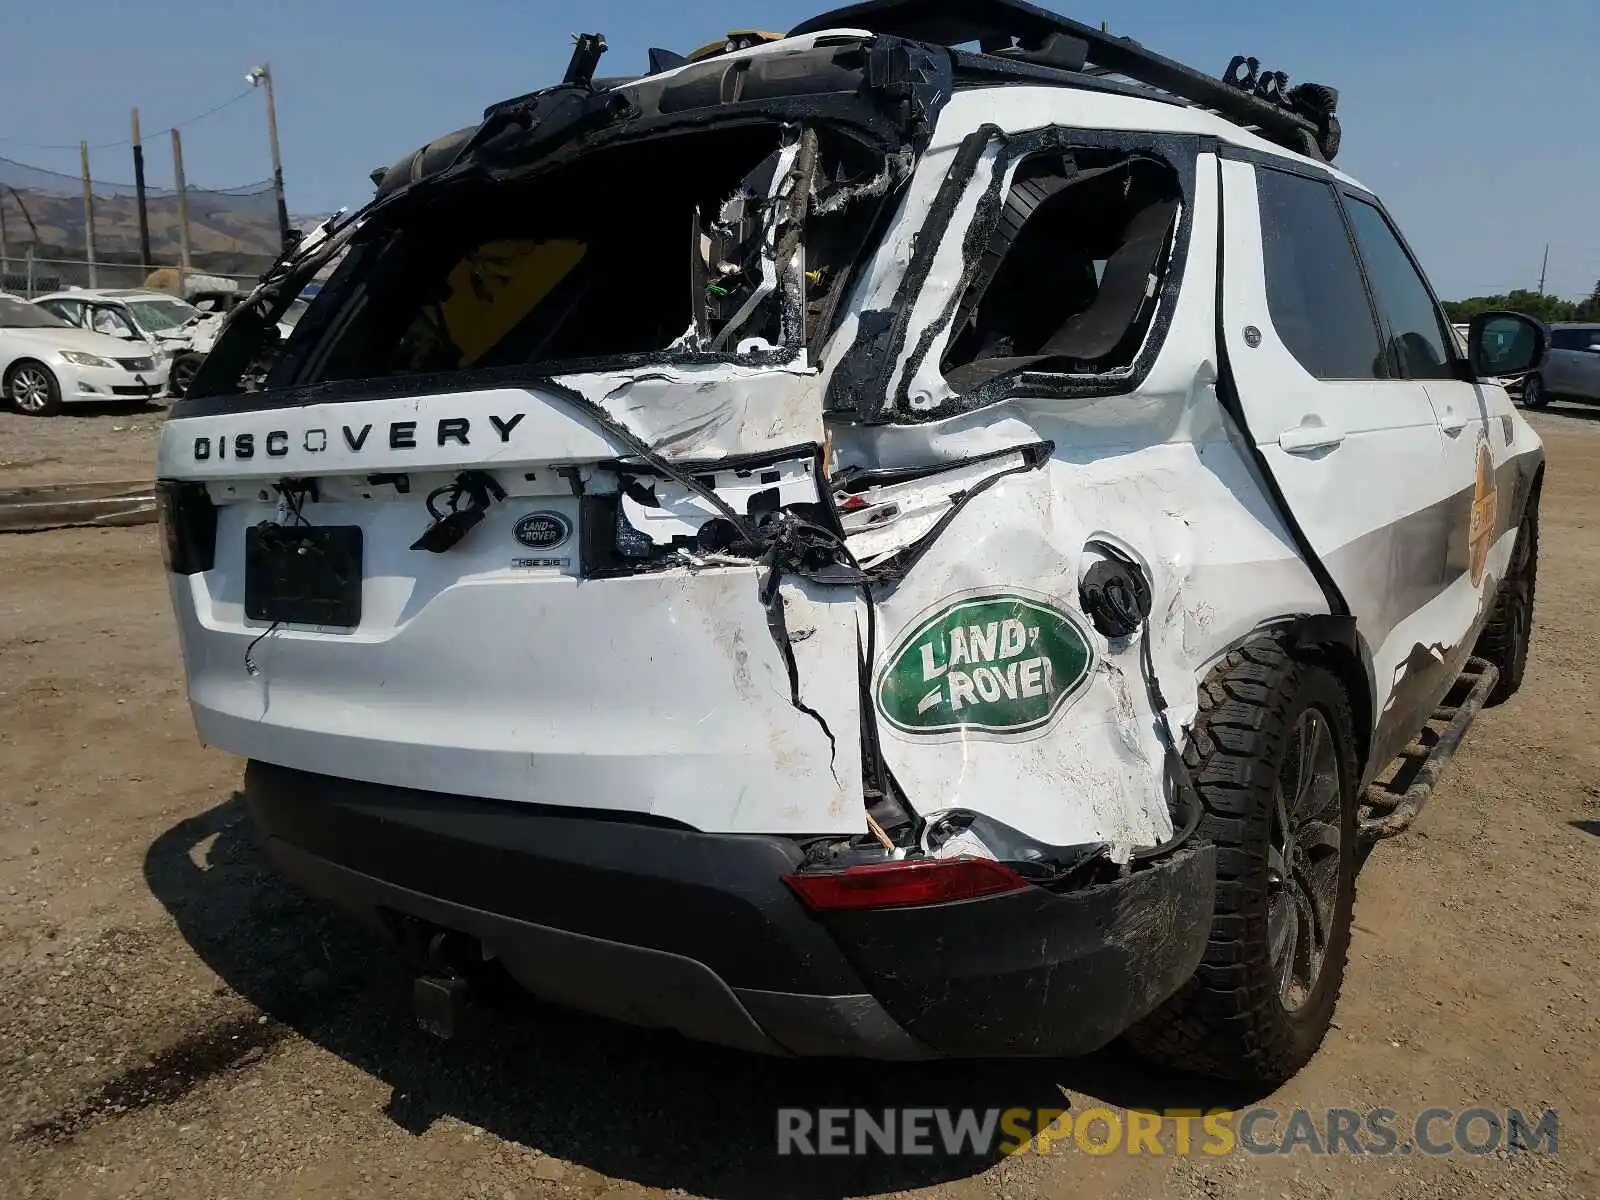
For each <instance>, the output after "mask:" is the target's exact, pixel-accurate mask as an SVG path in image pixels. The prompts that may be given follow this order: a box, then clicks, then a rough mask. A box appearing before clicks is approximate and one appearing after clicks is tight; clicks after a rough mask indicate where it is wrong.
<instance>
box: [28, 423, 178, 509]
mask: <svg viewBox="0 0 1600 1200" xmlns="http://www.w3.org/2000/svg"><path fill="white" fill-rule="evenodd" d="M168 403H169V401H166V400H157V401H155V402H153V403H150V404H142V403H141V404H135V405H127V404H69V405H67V406H66V407H65V408H63V409H62V411H61V415H60V416H57V417H25V416H23V415H22V414H20V413H17V412H13V411H11V410H10V409H9V408H7V407H6V406H5V405H0V492H3V491H6V490H7V489H8V488H16V487H24V486H31V485H34V484H41V483H149V482H150V481H151V480H152V479H154V478H155V475H156V440H157V439H158V438H160V436H161V426H162V423H163V422H164V421H165V420H166V415H167V407H166V406H167V404H168Z"/></svg>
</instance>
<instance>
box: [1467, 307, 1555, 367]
mask: <svg viewBox="0 0 1600 1200" xmlns="http://www.w3.org/2000/svg"><path fill="white" fill-rule="evenodd" d="M1549 342H1550V335H1549V333H1548V332H1547V331H1546V330H1545V327H1544V326H1543V325H1542V324H1540V323H1539V322H1538V321H1535V320H1534V319H1533V318H1532V317H1526V316H1523V315H1522V314H1521V313H1514V312H1486V313H1479V314H1478V315H1477V316H1475V317H1473V318H1472V325H1471V327H1470V329H1469V331H1468V333H1467V361H1468V363H1469V364H1470V365H1471V367H1472V373H1473V375H1475V376H1476V377H1477V378H1479V379H1497V378H1504V377H1506V376H1508V375H1522V374H1525V373H1526V372H1528V371H1531V370H1533V369H1534V368H1535V367H1537V366H1538V365H1539V364H1540V363H1541V362H1543V361H1544V352H1545V349H1546V347H1547V346H1548V345H1549Z"/></svg>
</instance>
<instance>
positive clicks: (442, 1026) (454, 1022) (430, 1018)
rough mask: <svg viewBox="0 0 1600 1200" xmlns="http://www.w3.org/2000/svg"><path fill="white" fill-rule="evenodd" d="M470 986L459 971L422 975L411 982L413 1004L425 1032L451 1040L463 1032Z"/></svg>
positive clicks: (446, 1040)
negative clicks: (446, 973)
mask: <svg viewBox="0 0 1600 1200" xmlns="http://www.w3.org/2000/svg"><path fill="white" fill-rule="evenodd" d="M469 991H470V989H469V988H468V986H467V981H466V980H465V979H463V978H461V977H460V976H459V975H419V976H417V978H416V980H415V982H413V983H412V985H411V1007H412V1010H413V1012H415V1014H416V1018H417V1025H418V1026H419V1027H421V1029H422V1031H423V1032H424V1033H427V1034H430V1035H432V1036H433V1037H436V1038H438V1039H439V1040H440V1041H441V1042H448V1041H450V1040H452V1039H453V1038H455V1037H456V1035H457V1034H459V1033H460V1032H461V1027H462V1023H463V1018H465V1016H466V1011H467V997H468V994H469Z"/></svg>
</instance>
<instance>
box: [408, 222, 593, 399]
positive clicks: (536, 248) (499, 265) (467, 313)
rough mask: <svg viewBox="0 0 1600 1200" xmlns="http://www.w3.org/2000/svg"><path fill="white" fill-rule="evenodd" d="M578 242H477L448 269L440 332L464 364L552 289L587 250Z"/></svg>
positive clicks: (491, 346)
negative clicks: (471, 249) (475, 245)
mask: <svg viewBox="0 0 1600 1200" xmlns="http://www.w3.org/2000/svg"><path fill="white" fill-rule="evenodd" d="M587 251H588V247H587V246H585V245H584V244H583V243H582V242H575V241H570V240H565V241H536V240H533V239H527V238H522V239H514V240H507V241H499V242H488V243H486V244H485V245H482V246H479V247H478V248H477V249H476V250H474V251H473V252H472V253H471V254H469V255H468V256H467V257H466V258H464V259H462V260H461V262H459V263H457V264H456V266H455V269H454V270H452V271H451V272H450V276H449V283H450V297H449V299H447V300H446V301H444V303H443V304H442V305H440V313H439V315H440V318H441V322H442V324H443V326H444V334H445V336H446V337H447V338H448V339H449V341H450V342H451V343H452V344H453V345H454V346H455V348H456V349H457V350H458V351H460V355H461V357H460V360H459V361H460V366H462V367H470V366H472V365H474V364H475V363H476V362H477V361H478V359H480V358H482V357H483V356H484V355H485V354H487V353H488V352H489V351H490V350H492V349H494V347H495V346H497V345H499V343H500V340H501V339H502V338H504V337H505V336H506V334H508V333H510V332H511V331H512V330H513V329H515V328H516V327H517V325H518V324H519V323H520V322H521V321H522V320H523V319H524V318H525V317H526V316H527V315H528V314H529V313H531V312H532V311H533V310H534V309H535V308H537V307H538V306H539V305H540V304H541V303H543V301H544V300H545V299H546V298H547V297H548V296H549V295H550V293H551V292H553V291H554V290H555V289H556V287H557V285H558V284H560V283H561V281H562V280H563V279H565V278H566V277H567V276H568V275H569V274H570V273H571V272H572V270H573V268H574V267H576V266H577V265H578V264H579V263H580V262H582V261H583V256H584V255H585V253H587Z"/></svg>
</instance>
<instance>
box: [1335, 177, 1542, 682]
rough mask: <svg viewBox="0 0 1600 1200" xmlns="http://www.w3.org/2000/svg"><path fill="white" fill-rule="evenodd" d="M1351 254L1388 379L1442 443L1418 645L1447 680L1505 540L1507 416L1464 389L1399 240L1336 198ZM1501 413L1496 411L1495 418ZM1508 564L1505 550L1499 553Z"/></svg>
mask: <svg viewBox="0 0 1600 1200" xmlns="http://www.w3.org/2000/svg"><path fill="white" fill-rule="evenodd" d="M1344 203H1345V209H1346V211H1347V212H1348V213H1349V215H1350V225H1351V228H1352V229H1354V230H1355V235H1356V247H1357V249H1358V250H1359V252H1360V254H1361V260H1362V262H1363V264H1364V265H1365V267H1366V274H1367V279H1368V280H1369V282H1370V283H1371V285H1372V293H1373V296H1374V298H1375V299H1376V300H1377V304H1378V315H1379V317H1380V319H1381V320H1382V322H1383V325H1384V328H1385V331H1386V334H1387V342H1388V353H1389V360H1390V367H1391V370H1392V371H1393V372H1394V373H1395V374H1397V375H1400V376H1403V377H1405V378H1407V379H1413V380H1416V381H1417V382H1418V383H1420V384H1421V385H1422V386H1423V388H1424V389H1425V390H1426V392H1427V395H1428V398H1429V400H1430V401H1431V402H1432V404H1433V410H1434V415H1435V417H1436V418H1437V420H1438V422H1439V431H1440V433H1441V434H1442V435H1443V440H1444V453H1445V468H1446V476H1447V480H1448V482H1447V494H1445V495H1443V496H1441V498H1440V500H1441V502H1442V503H1444V504H1445V505H1446V506H1447V509H1448V514H1449V523H1448V524H1449V528H1448V532H1447V535H1446V536H1447V547H1446V551H1445V578H1444V587H1443V589H1442V590H1441V593H1440V596H1439V598H1438V599H1437V600H1436V601H1435V602H1434V603H1433V604H1432V605H1431V606H1430V608H1429V611H1428V614H1427V624H1426V627H1425V628H1424V629H1423V631H1422V636H1421V640H1422V641H1423V642H1424V644H1426V645H1428V646H1429V647H1430V648H1435V649H1436V651H1437V652H1438V653H1439V654H1440V655H1441V656H1442V658H1443V659H1444V660H1445V661H1446V662H1447V663H1448V664H1449V667H1450V674H1451V675H1452V676H1453V675H1454V674H1455V673H1456V672H1458V671H1459V670H1460V668H1461V666H1462V665H1463V664H1464V663H1465V660H1466V658H1467V656H1468V655H1469V654H1470V653H1471V651H1472V645H1473V642H1474V641H1475V640H1476V634H1477V631H1478V628H1479V627H1480V626H1481V624H1482V622H1483V620H1484V619H1485V618H1486V617H1487V615H1488V608H1489V602H1490V601H1491V600H1492V599H1493V597H1494V590H1495V586H1496V582H1497V578H1498V576H1499V575H1500V574H1502V573H1503V572H1504V569H1505V563H1504V562H1503V561H1500V562H1495V561H1493V559H1494V551H1495V549H1496V546H1497V545H1498V544H1499V542H1500V536H1501V535H1502V534H1503V533H1505V532H1506V522H1507V520H1508V518H1509V516H1510V507H1511V505H1510V497H1509V496H1507V497H1506V498H1505V505H1504V508H1505V511H1503V512H1502V511H1501V503H1500V499H1501V498H1500V495H1499V492H1500V489H1499V486H1498V481H1499V476H1500V473H1501V469H1502V468H1503V467H1505V465H1506V464H1507V462H1509V461H1510V459H1511V458H1512V456H1513V453H1514V448H1513V447H1512V445H1511V425H1510V424H1509V423H1507V422H1504V421H1502V420H1501V419H1500V418H1501V417H1502V416H1506V415H1508V414H1509V411H1510V401H1509V400H1507V399H1505V398H1504V396H1503V391H1504V389H1495V390H1496V391H1499V392H1501V393H1502V395H1501V396H1500V397H1499V398H1498V399H1499V406H1498V408H1497V407H1495V406H1494V405H1493V402H1494V400H1495V399H1496V398H1495V397H1492V396H1491V394H1490V391H1491V389H1490V388H1489V387H1487V386H1485V385H1483V384H1480V383H1479V382H1477V381H1476V380H1475V379H1472V378H1471V376H1470V374H1469V373H1468V371H1467V368H1466V366H1465V364H1463V363H1461V362H1460V361H1459V359H1458V356H1457V354H1456V352H1455V350H1454V348H1453V347H1452V344H1451V341H1450V336H1449V328H1450V327H1449V324H1448V323H1447V322H1446V320H1445V316H1444V312H1443V310H1442V309H1441V307H1440V305H1439V303H1438V301H1437V299H1436V298H1435V296H1434V293H1433V289H1432V288H1431V287H1430V286H1429V285H1428V281H1427V277H1426V276H1425V275H1424V274H1423V272H1422V269H1421V267H1420V266H1419V265H1418V264H1417V261H1416V259H1415V257H1414V256H1413V255H1412V254H1411V252H1410V250H1409V249H1408V248H1407V246H1406V244H1405V241H1404V239H1403V238H1402V236H1401V234H1400V232H1399V230H1398V229H1397V227H1396V226H1395V224H1394V223H1393V221H1391V220H1390V219H1389V217H1388V215H1387V214H1386V213H1385V212H1384V211H1383V210H1382V209H1381V208H1380V207H1379V206H1378V204H1377V203H1376V202H1375V201H1373V199H1372V198H1371V197H1367V196H1363V195H1360V194H1358V193H1356V192H1353V191H1350V190H1348V189H1347V190H1345V192H1344ZM1502 409H1503V410H1504V411H1501V410H1502ZM1501 550H1502V555H1501V557H1502V558H1504V557H1507V556H1509V553H1510V549H1509V546H1505V547H1501Z"/></svg>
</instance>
